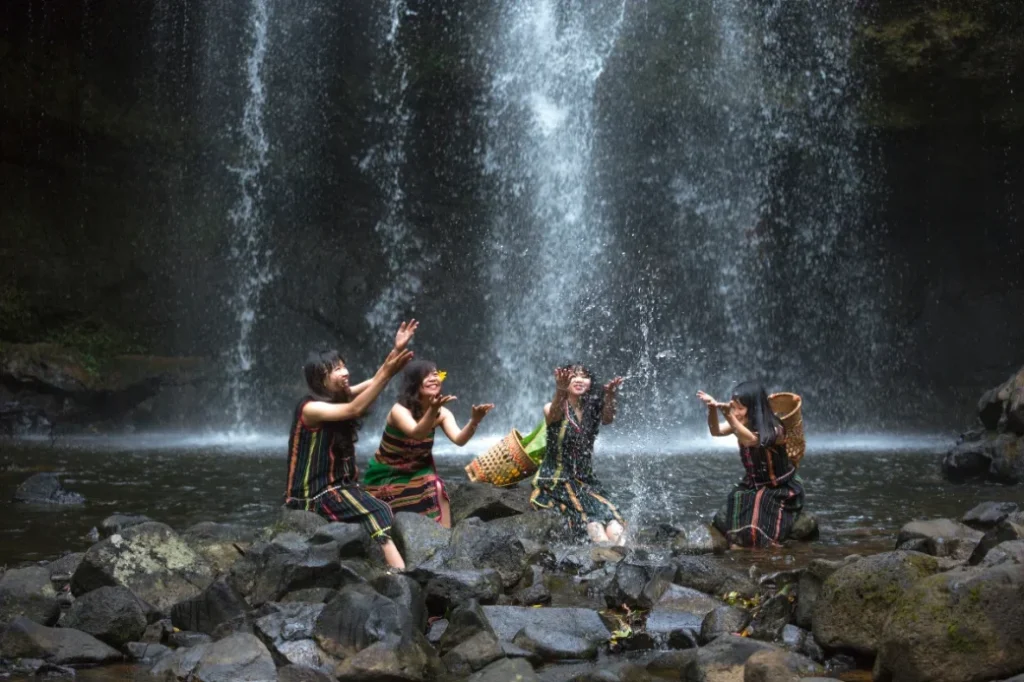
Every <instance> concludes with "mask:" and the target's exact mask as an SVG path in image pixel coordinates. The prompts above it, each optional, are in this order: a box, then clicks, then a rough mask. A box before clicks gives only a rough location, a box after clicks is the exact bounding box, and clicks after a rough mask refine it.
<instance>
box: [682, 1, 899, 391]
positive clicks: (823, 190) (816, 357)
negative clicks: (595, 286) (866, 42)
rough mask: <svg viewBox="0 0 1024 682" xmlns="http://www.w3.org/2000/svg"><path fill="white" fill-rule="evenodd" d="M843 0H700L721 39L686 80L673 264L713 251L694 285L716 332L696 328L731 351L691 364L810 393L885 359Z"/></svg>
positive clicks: (700, 261)
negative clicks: (713, 363) (701, 289)
mask: <svg viewBox="0 0 1024 682" xmlns="http://www.w3.org/2000/svg"><path fill="white" fill-rule="evenodd" d="M853 13H854V8H852V7H849V6H847V5H844V4H842V3H840V4H837V5H836V4H831V3H830V4H829V5H828V7H825V6H824V3H808V4H806V5H801V6H800V7H799V8H796V7H793V6H787V5H786V4H785V3H782V2H771V3H756V4H753V5H752V4H750V3H743V2H737V1H736V0H717V1H716V2H714V3H712V5H711V9H710V16H709V17H708V20H709V22H710V24H711V26H713V27H714V29H715V37H716V42H717V48H716V49H714V51H713V52H712V54H711V55H710V59H709V62H710V68H708V69H705V70H695V71H694V73H693V75H692V78H691V79H690V80H689V85H690V86H691V87H692V88H693V89H694V93H695V94H694V96H693V98H692V99H691V101H690V104H689V106H688V107H687V110H686V111H685V112H684V114H685V116H684V117H683V118H682V119H681V121H680V126H681V129H682V138H683V139H682V145H683V147H684V150H685V152H684V153H685V158H686V159H687V163H686V164H685V166H684V167H681V168H679V169H678V170H677V171H676V173H675V177H674V178H673V180H672V188H673V191H674V195H675V196H674V198H675V201H676V203H677V204H678V206H679V209H680V211H681V214H680V220H679V223H680V226H681V230H682V233H681V234H680V235H679V237H680V238H679V240H678V243H679V244H681V245H685V247H687V248H682V249H679V250H678V251H677V254H678V257H679V259H680V265H681V267H682V268H683V269H692V270H700V269H702V268H707V266H708V265H710V268H708V270H707V271H708V272H709V275H710V278H711V281H709V282H708V283H707V289H706V291H707V292H708V297H709V300H710V301H711V302H712V304H713V305H715V306H717V307H718V309H719V311H720V313H721V315H720V317H719V319H718V320H717V321H715V322H716V323H717V324H718V325H720V328H719V329H718V330H717V333H715V334H707V333H705V334H701V336H703V337H704V339H703V340H704V342H705V343H707V344H708V345H711V346H713V347H714V349H715V351H716V353H717V354H718V355H719V356H720V357H721V358H723V359H728V360H727V362H725V363H723V367H721V369H720V370H719V371H714V369H717V368H710V367H706V366H705V367H698V368H697V370H698V371H697V372H689V373H688V374H689V375H690V376H689V377H688V378H691V379H697V378H698V377H705V378H706V377H711V376H715V375H718V376H719V377H721V379H723V380H725V381H726V382H729V383H734V382H736V381H738V380H740V379H742V378H743V377H746V376H749V377H757V378H761V379H763V380H765V381H769V382H771V383H773V384H774V385H776V386H782V387H789V389H790V390H797V391H799V392H801V393H803V394H805V398H808V399H809V401H810V403H812V404H813V402H814V401H815V400H816V399H818V398H820V397H825V395H824V394H826V393H832V394H833V395H834V394H836V393H839V392H842V391H856V390H862V389H863V387H861V386H857V385H855V382H856V380H857V379H865V378H868V377H870V376H871V375H872V373H873V372H877V371H879V370H880V367H879V365H880V364H881V363H882V362H884V361H885V360H884V358H883V357H881V353H882V349H883V347H884V346H885V342H884V341H885V332H886V330H885V328H884V325H882V323H881V319H880V315H879V309H880V307H881V306H880V305H879V301H878V298H879V297H880V295H881V292H882V286H881V285H880V283H879V281H878V278H877V275H876V274H875V273H877V272H878V270H877V269H874V268H873V267H872V266H875V265H877V263H871V262H869V259H868V257H867V255H866V253H865V251H866V248H867V247H866V245H867V244H869V243H870V240H871V227H870V226H864V225H863V222H864V221H863V209H862V205H863V203H864V200H865V189H866V186H867V183H868V180H867V179H866V178H865V176H864V173H863V171H862V169H861V168H860V167H859V165H858V162H857V158H858V156H857V153H858V145H859V143H860V140H859V131H858V129H857V125H856V114H855V111H854V106H853V105H854V103H855V97H854V95H853V93H852V92H851V89H852V88H853V85H854V83H853V81H852V76H851V72H850V53H851V45H852V33H853V25H854V21H853ZM858 231H859V232H860V233H859V234H858ZM716 337H717V338H716ZM708 370H712V371H708ZM695 375H696V376H695ZM823 377H830V378H829V380H828V381H827V382H825V383H824V384H822V383H820V381H811V379H812V378H819V379H820V378H823ZM719 389H720V390H727V387H726V386H720V387H719Z"/></svg>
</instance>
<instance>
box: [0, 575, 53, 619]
mask: <svg viewBox="0 0 1024 682" xmlns="http://www.w3.org/2000/svg"><path fill="white" fill-rule="evenodd" d="M59 615H60V606H59V605H58V604H57V591H56V590H55V589H54V588H53V584H52V582H51V581H50V571H49V569H48V568H45V567H43V566H29V567H28V568H13V569H11V570H9V571H7V572H6V573H4V574H3V575H2V576H0V629H3V626H4V625H6V624H7V623H9V622H11V621H12V620H14V619H15V618H17V617H19V616H24V617H26V618H28V619H29V620H32V621H35V622H36V623H39V624H41V625H53V624H54V623H56V622H57V617H58V616H59Z"/></svg>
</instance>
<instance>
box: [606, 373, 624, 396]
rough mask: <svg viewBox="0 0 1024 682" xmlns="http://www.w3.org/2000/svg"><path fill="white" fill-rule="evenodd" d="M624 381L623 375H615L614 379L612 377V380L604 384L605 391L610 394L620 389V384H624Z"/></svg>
mask: <svg viewBox="0 0 1024 682" xmlns="http://www.w3.org/2000/svg"><path fill="white" fill-rule="evenodd" d="M622 381H623V379H622V377H615V378H614V379H612V380H611V381H609V382H608V383H607V384H605V385H604V392H605V393H607V394H609V395H611V394H613V393H615V391H617V390H618V388H619V386H621V385H622Z"/></svg>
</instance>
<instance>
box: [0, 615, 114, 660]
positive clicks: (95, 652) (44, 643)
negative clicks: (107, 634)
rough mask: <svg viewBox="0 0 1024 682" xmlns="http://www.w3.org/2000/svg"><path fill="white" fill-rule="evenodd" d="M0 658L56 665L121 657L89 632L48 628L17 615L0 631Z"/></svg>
mask: <svg viewBox="0 0 1024 682" xmlns="http://www.w3.org/2000/svg"><path fill="white" fill-rule="evenodd" d="M0 657H2V658H11V659H14V658H37V659H40V660H43V661H46V662H48V663H54V664H56V665H99V664H101V663H112V662H114V661H119V660H121V658H122V656H121V653H120V652H119V651H117V650H116V649H113V648H111V647H109V646H107V645H106V644H104V643H103V642H101V641H100V640H98V639H96V638H95V637H93V636H92V635H89V634H86V633H84V632H81V631H79V630H72V629H70V628H48V627H46V626H43V625H40V624H39V623H36V622H34V621H31V620H29V619H28V618H25V617H24V616H19V617H18V618H15V619H14V621H13V622H11V623H10V624H9V625H8V626H7V628H6V629H5V630H4V631H3V634H0Z"/></svg>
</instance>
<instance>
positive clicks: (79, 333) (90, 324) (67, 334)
mask: <svg viewBox="0 0 1024 682" xmlns="http://www.w3.org/2000/svg"><path fill="white" fill-rule="evenodd" d="M45 341H47V342H48V343H56V344H58V345H60V346H63V347H65V348H68V349H70V350H73V351H76V352H77V353H78V354H79V355H80V356H81V361H82V366H83V367H84V368H85V370H86V371H88V372H89V373H91V374H94V375H95V374H99V372H100V368H101V367H102V366H103V364H104V363H105V362H106V361H107V360H109V359H110V358H112V357H114V356H117V355H124V354H129V353H144V352H146V349H145V347H143V346H142V345H141V344H140V343H139V342H138V339H137V338H135V337H134V335H132V334H130V333H128V332H125V331H124V330H122V329H119V328H116V327H114V326H112V325H110V324H108V323H106V322H103V321H101V320H95V319H90V318H86V319H82V320H76V321H74V322H71V323H69V324H67V325H64V326H62V327H60V328H58V329H56V330H54V331H52V332H51V333H49V334H48V335H47V337H46V339H45Z"/></svg>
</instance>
